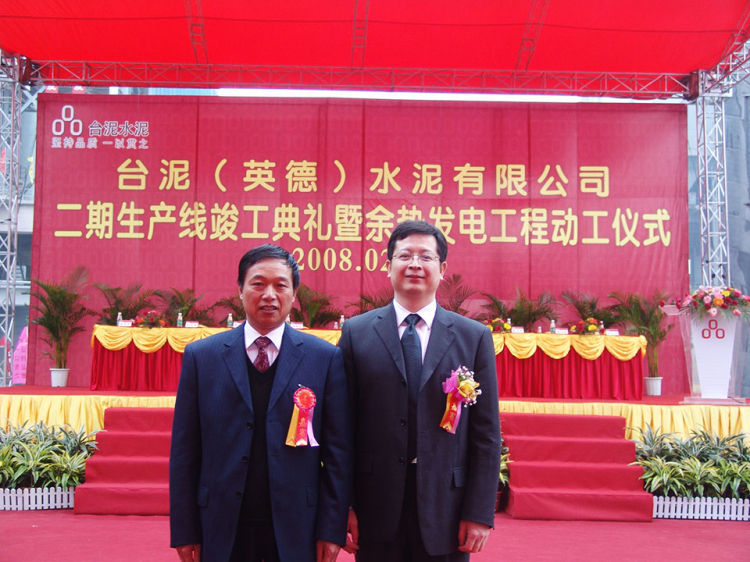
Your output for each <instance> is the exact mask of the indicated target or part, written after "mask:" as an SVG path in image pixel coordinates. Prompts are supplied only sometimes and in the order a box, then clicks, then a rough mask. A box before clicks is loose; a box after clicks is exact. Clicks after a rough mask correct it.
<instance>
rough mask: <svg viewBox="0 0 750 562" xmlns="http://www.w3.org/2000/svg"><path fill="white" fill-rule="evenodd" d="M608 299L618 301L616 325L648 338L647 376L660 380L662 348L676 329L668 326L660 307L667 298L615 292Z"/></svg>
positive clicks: (613, 307) (665, 316)
mask: <svg viewBox="0 0 750 562" xmlns="http://www.w3.org/2000/svg"><path fill="white" fill-rule="evenodd" d="M609 298H612V299H614V300H615V304H613V305H612V306H611V310H612V312H613V313H614V315H615V320H616V322H617V323H618V324H623V325H625V326H626V328H627V330H628V332H630V333H632V334H637V335H641V336H643V337H644V338H646V344H647V345H648V347H647V348H646V359H647V361H648V376H649V377H658V376H659V348H660V347H661V344H662V343H664V340H666V339H667V336H668V335H669V332H670V330H671V329H672V328H673V327H674V324H669V325H667V324H666V320H667V315H666V314H664V312H662V310H661V305H662V304H663V303H664V302H665V301H666V300H667V299H668V295H667V294H665V293H662V292H661V291H659V290H658V289H656V290H654V292H653V294H652V295H651V296H650V297H644V296H643V295H640V294H638V293H624V292H621V291H615V292H613V293H610V294H609Z"/></svg>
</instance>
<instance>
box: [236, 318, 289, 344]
mask: <svg viewBox="0 0 750 562" xmlns="http://www.w3.org/2000/svg"><path fill="white" fill-rule="evenodd" d="M285 326H286V324H281V326H278V327H276V328H274V329H273V330H271V331H270V332H268V333H267V334H265V336H266V337H267V338H268V339H269V340H271V343H273V345H274V346H275V347H276V349H278V350H279V351H281V340H282V339H284V327H285ZM262 335H263V334H259V333H258V331H257V330H256V329H255V328H253V327H252V326H251V325H250V322H248V321H247V320H246V321H245V349H248V348H249V347H250V346H251V345H253V344H254V343H255V340H257V339H258V338H259V337H260V336H262Z"/></svg>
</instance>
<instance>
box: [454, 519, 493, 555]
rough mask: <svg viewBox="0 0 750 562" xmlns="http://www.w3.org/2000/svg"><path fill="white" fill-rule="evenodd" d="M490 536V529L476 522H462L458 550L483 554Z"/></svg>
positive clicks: (460, 523) (459, 525) (459, 530)
mask: <svg viewBox="0 0 750 562" xmlns="http://www.w3.org/2000/svg"><path fill="white" fill-rule="evenodd" d="M489 536H490V528H489V527H488V526H487V525H483V524H482V523H477V522H476V521H464V520H461V521H460V522H459V523H458V550H460V551H461V552H471V553H477V552H482V550H483V549H484V545H485V544H487V539H488V538H489Z"/></svg>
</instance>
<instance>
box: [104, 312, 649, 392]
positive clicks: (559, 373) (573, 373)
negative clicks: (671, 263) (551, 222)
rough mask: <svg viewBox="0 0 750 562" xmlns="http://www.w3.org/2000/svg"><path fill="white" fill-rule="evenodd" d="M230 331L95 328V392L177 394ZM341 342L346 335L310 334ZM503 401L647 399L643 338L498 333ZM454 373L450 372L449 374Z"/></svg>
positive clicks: (498, 373)
mask: <svg viewBox="0 0 750 562" xmlns="http://www.w3.org/2000/svg"><path fill="white" fill-rule="evenodd" d="M226 329H227V328H203V327H201V328H151V329H147V328H120V327H115V326H103V325H99V324H97V325H95V326H94V330H93V333H92V335H91V347H92V349H93V358H92V362H91V386H90V388H91V390H131V391H155V390H159V391H174V390H177V381H178V379H179V375H180V368H181V365H182V353H183V351H184V349H185V346H186V345H187V344H188V343H190V342H192V341H196V340H198V339H202V338H205V337H208V336H210V335H213V334H216V333H218V332H221V331H224V330H226ZM306 331H307V332H308V333H311V334H313V335H315V336H317V337H320V338H323V339H325V340H326V341H329V342H331V343H333V344H335V343H336V342H338V338H339V335H340V332H339V331H338V330H306ZM492 336H493V342H494V345H495V357H496V362H497V376H498V392H499V395H500V397H502V398H572V399H583V400H640V399H641V398H642V397H643V354H644V353H645V350H646V340H645V338H643V337H642V336H639V337H627V336H599V335H585V336H569V335H562V334H501V333H497V332H496V333H493V335H492ZM446 375H447V374H446Z"/></svg>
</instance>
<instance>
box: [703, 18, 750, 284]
mask: <svg viewBox="0 0 750 562" xmlns="http://www.w3.org/2000/svg"><path fill="white" fill-rule="evenodd" d="M748 20H750V5H748V7H747V8H745V13H744V14H743V15H742V18H741V19H740V23H739V25H738V29H745V28H746V27H747V26H746V23H747V21H748ZM724 53H725V55H724V57H722V60H721V62H720V63H719V64H718V65H716V67H715V68H713V69H711V70H709V71H704V72H699V73H697V75H696V76H695V79H694V80H693V95H692V96H691V97H695V98H696V112H695V113H696V121H697V123H696V125H697V127H696V130H697V138H698V146H697V149H698V197H699V203H698V207H699V213H700V241H701V242H700V244H701V283H702V284H703V285H714V286H715V285H725V286H730V285H731V284H732V280H731V268H730V263H729V220H728V217H729V215H728V210H727V177H726V137H725V135H726V119H725V113H724V100H725V98H727V97H729V96H730V95H731V94H730V90H731V89H732V88H734V86H736V85H737V84H739V83H740V82H742V81H743V80H745V79H746V78H747V77H748V76H750V41H749V40H748V33H746V32H744V31H743V32H741V33H735V34H734V36H733V37H732V39H730V41H729V42H728V43H727V47H726V49H725V50H724Z"/></svg>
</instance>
